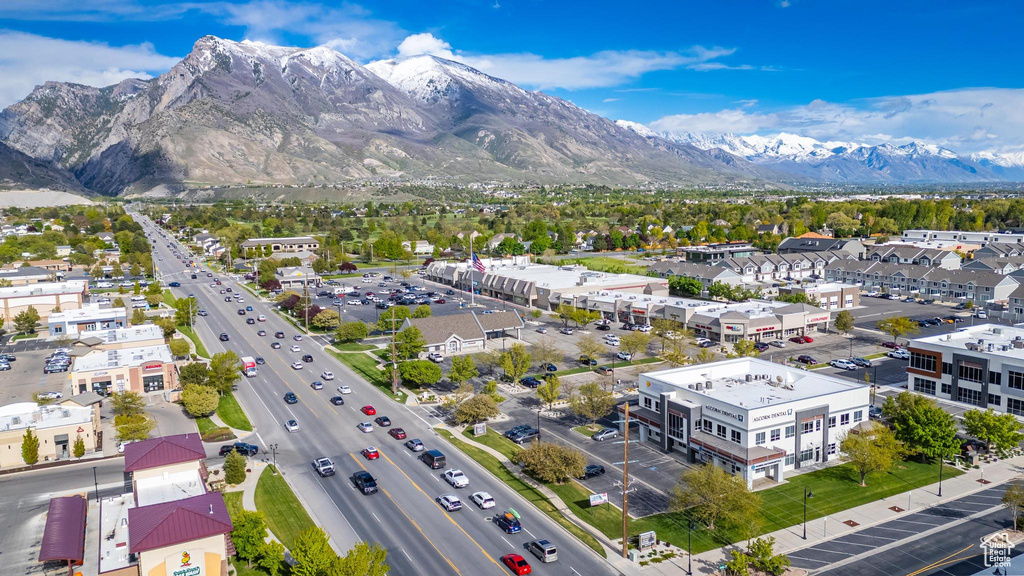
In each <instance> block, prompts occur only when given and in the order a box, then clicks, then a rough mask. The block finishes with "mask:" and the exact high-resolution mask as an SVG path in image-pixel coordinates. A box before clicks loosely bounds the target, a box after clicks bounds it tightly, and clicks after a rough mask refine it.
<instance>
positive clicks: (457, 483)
mask: <svg viewBox="0 0 1024 576" xmlns="http://www.w3.org/2000/svg"><path fill="white" fill-rule="evenodd" d="M444 481H445V482H447V483H449V484H451V485H452V487H454V488H465V487H466V486H469V478H468V477H467V476H466V475H465V474H463V472H462V470H445V471H444Z"/></svg>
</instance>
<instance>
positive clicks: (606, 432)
mask: <svg viewBox="0 0 1024 576" xmlns="http://www.w3.org/2000/svg"><path fill="white" fill-rule="evenodd" d="M618 437H619V431H618V430H616V429H615V428H604V429H602V430H599V431H598V432H596V433H595V434H594V435H593V436H591V438H593V439H594V440H596V441H598V442H602V441H604V440H608V439H609V438H618Z"/></svg>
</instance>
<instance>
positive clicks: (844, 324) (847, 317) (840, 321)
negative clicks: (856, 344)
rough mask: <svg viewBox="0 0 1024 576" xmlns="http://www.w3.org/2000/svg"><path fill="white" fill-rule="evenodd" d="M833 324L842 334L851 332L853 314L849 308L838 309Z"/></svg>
mask: <svg viewBox="0 0 1024 576" xmlns="http://www.w3.org/2000/svg"><path fill="white" fill-rule="evenodd" d="M835 326H836V330H838V331H840V332H842V333H843V334H849V333H850V332H853V314H852V313H851V312H850V311H849V310H840V311H839V313H838V314H836V320H835Z"/></svg>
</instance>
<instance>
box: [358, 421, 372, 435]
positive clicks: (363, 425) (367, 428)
mask: <svg viewBox="0 0 1024 576" xmlns="http://www.w3.org/2000/svg"><path fill="white" fill-rule="evenodd" d="M356 428H359V429H360V430H361V431H363V432H364V433H365V432H373V424H372V423H370V422H360V423H359V424H357V425H356Z"/></svg>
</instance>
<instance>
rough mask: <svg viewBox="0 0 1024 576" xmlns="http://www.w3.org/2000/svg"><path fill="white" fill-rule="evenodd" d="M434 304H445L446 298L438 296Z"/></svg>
mask: <svg viewBox="0 0 1024 576" xmlns="http://www.w3.org/2000/svg"><path fill="white" fill-rule="evenodd" d="M434 304H444V298H438V299H437V300H434Z"/></svg>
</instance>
